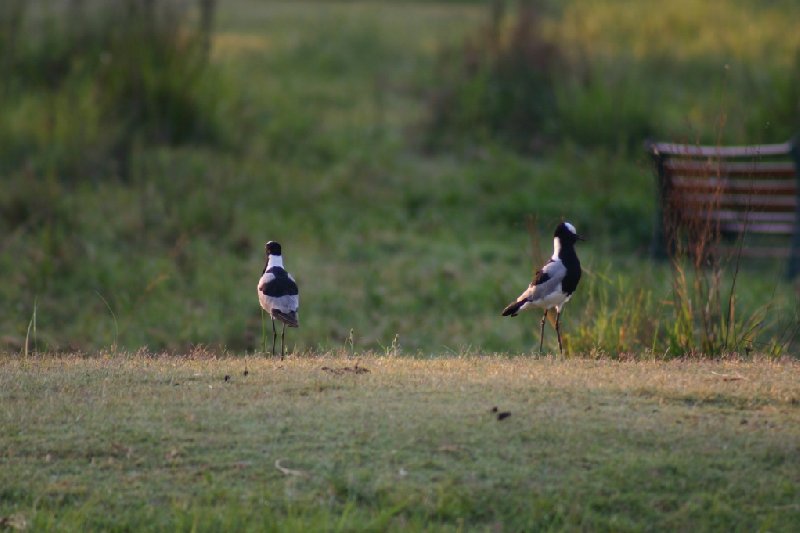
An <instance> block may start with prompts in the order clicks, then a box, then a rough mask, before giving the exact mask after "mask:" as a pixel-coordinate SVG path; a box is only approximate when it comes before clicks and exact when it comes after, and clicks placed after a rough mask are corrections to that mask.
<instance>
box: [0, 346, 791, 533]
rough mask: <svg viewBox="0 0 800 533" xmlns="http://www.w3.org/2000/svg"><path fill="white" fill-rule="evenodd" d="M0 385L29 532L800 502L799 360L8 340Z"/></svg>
mask: <svg viewBox="0 0 800 533" xmlns="http://www.w3.org/2000/svg"><path fill="white" fill-rule="evenodd" d="M245 370H247V372H248V373H247V375H245ZM226 376H228V379H227V380H226ZM0 402H1V403H2V405H3V409H2V414H0V426H2V428H3V431H2V432H0V450H2V453H1V454H0V520H2V521H3V522H2V523H3V524H5V525H6V526H8V525H14V524H16V525H18V526H25V527H29V528H30V529H32V530H60V531H70V530H71V531H86V530H100V529H102V530H130V529H134V530H153V531H173V530H192V531H219V530H222V529H225V530H234V529H235V530H248V531H255V530H267V531H308V530H318V531H319V530H324V531H353V530H366V531H386V530H389V531H404V530H421V529H425V530H428V531H430V530H442V531H456V530H491V531H521V530H525V531H538V530H573V531H574V530H592V531H604V530H607V531H643V530H648V531H650V530H684V531H685V530H692V531H708V530H713V531H755V530H760V531H776V532H778V531H787V532H788V531H792V530H793V529H794V528H795V527H796V524H797V523H798V521H800V504H799V502H800V447H798V445H799V443H800V366H798V364H797V362H795V361H788V360H787V361H781V362H775V361H765V360H760V361H748V362H742V361H735V360H730V361H717V362H707V361H700V360H683V361H677V360H676V361H671V362H652V361H651V362H646V361H643V362H609V361H591V360H562V359H552V358H542V359H529V358H522V357H511V358H509V357H503V356H465V357H458V356H446V357H440V358H435V359H416V358H403V357H391V356H389V357H387V356H375V355H370V354H363V355H362V356H360V357H351V356H347V355H342V354H339V355H336V354H329V355H325V356H303V357H293V358H289V359H287V360H285V361H278V360H276V359H264V358H252V357H251V358H248V359H246V360H245V359H243V358H241V357H230V356H226V355H221V356H217V355H215V354H213V353H209V352H205V351H202V350H200V351H196V352H194V353H191V354H188V355H187V356H185V357H174V356H158V355H155V356H154V355H149V354H145V353H139V354H116V355H112V354H98V355H97V356H92V357H85V356H80V355H75V356H63V357H41V358H39V357H32V358H29V359H20V358H17V357H9V356H3V357H2V358H1V359H0ZM495 408H496V412H495ZM500 413H510V414H509V415H508V416H507V417H505V418H504V419H502V420H499V419H498V414H500Z"/></svg>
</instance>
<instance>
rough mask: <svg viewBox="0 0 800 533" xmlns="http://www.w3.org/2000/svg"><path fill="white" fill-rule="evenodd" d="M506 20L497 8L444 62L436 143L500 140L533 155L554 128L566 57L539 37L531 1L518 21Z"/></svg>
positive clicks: (433, 126)
mask: <svg viewBox="0 0 800 533" xmlns="http://www.w3.org/2000/svg"><path fill="white" fill-rule="evenodd" d="M507 19H508V17H507V16H506V10H505V2H502V1H496V2H493V10H492V17H491V22H490V24H489V25H488V26H487V27H485V28H483V29H482V30H481V31H480V32H479V33H478V34H477V35H476V36H475V37H473V38H472V39H471V40H468V41H467V42H466V43H465V44H464V45H463V47H462V49H461V50H460V51H459V52H456V53H454V52H453V51H448V52H447V53H446V54H445V55H444V56H443V57H442V60H441V63H440V67H439V77H440V78H442V81H441V82H440V87H441V88H440V89H438V90H437V91H436V92H435V94H434V95H433V97H432V99H431V103H430V116H429V124H428V126H429V128H428V129H429V133H430V138H429V141H430V143H431V144H434V145H435V144H441V143H445V144H447V143H450V142H457V141H458V140H459V138H463V137H471V138H472V139H473V140H478V141H480V140H483V139H485V138H497V139H500V140H503V141H506V142H508V143H510V144H512V145H513V146H515V147H517V148H521V149H530V148H535V147H536V146H537V145H538V144H540V142H541V141H542V138H543V137H546V136H547V135H548V134H549V133H550V132H551V130H552V129H553V128H554V127H555V125H554V123H553V120H554V117H553V110H554V109H555V107H556V105H555V104H556V97H555V86H556V79H557V75H558V70H559V68H560V65H561V64H562V55H561V52H560V50H559V49H558V47H557V46H556V45H554V44H553V43H551V42H549V41H548V40H547V39H545V38H544V36H543V35H542V33H541V23H540V22H541V14H540V10H539V9H538V6H536V5H535V3H534V2H531V1H524V2H520V3H519V7H518V11H517V15H516V17H514V20H513V21H509V20H507Z"/></svg>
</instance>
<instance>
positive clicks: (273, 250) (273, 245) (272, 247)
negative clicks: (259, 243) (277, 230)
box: [265, 241, 281, 255]
mask: <svg viewBox="0 0 800 533" xmlns="http://www.w3.org/2000/svg"><path fill="white" fill-rule="evenodd" d="M265 249H266V252H267V255H281V245H280V244H278V243H277V242H275V241H269V242H268V243H267V244H266V246H265Z"/></svg>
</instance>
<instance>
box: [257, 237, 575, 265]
mask: <svg viewBox="0 0 800 533" xmlns="http://www.w3.org/2000/svg"><path fill="white" fill-rule="evenodd" d="M560 253H561V239H559V238H558V237H554V238H553V257H551V259H552V260H553V261H560V260H561V258H560V257H558V254H560ZM270 257H272V256H270Z"/></svg>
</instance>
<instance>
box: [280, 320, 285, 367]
mask: <svg viewBox="0 0 800 533" xmlns="http://www.w3.org/2000/svg"><path fill="white" fill-rule="evenodd" d="M285 336H286V322H284V323H283V330H281V361H283V339H284V337H285Z"/></svg>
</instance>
